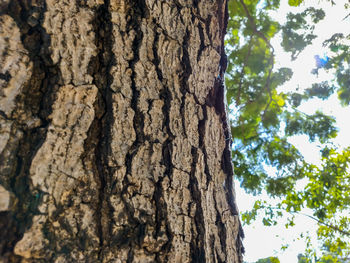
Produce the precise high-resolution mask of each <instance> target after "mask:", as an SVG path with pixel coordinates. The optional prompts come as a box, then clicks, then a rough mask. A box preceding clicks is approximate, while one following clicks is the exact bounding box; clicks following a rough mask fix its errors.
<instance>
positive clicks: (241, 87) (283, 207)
mask: <svg viewBox="0 0 350 263" xmlns="http://www.w3.org/2000/svg"><path fill="white" fill-rule="evenodd" d="M288 2H289V5H291V6H298V5H300V4H301V3H302V2H303V1H302V0H289V1H288ZM279 4H280V1H279V0H273V1H272V0H270V1H267V0H266V1H262V0H261V1H258V0H249V1H244V0H231V1H230V2H229V12H230V20H229V23H228V37H227V39H226V48H227V54H228V62H229V64H228V69H227V75H226V87H227V99H228V102H229V104H230V110H231V115H232V116H233V119H232V123H231V124H232V126H231V131H232V134H233V138H234V141H233V163H234V166H235V173H236V175H237V176H238V177H239V179H240V181H241V186H242V187H244V189H245V190H246V191H247V192H249V193H252V194H255V195H257V194H260V193H261V192H262V191H266V192H267V193H268V194H269V195H270V196H271V197H275V198H280V199H281V202H280V203H278V204H277V206H271V205H270V204H268V203H267V202H264V201H257V202H256V203H255V205H254V207H253V209H252V210H251V211H248V212H246V213H243V214H242V220H243V222H245V223H247V224H249V223H251V222H252V221H253V220H255V219H256V218H257V215H258V214H259V211H264V217H263V223H264V224H265V225H267V226H270V225H275V224H277V222H278V221H277V219H278V218H279V217H281V216H283V215H284V214H286V213H287V214H290V217H289V223H288V224H287V227H291V226H293V224H294V216H295V214H296V213H299V214H300V213H301V211H302V209H303V208H309V209H311V210H312V211H313V215H306V216H308V217H310V218H312V219H313V220H315V221H317V223H318V225H319V230H318V233H317V234H318V237H319V240H321V241H322V242H323V248H322V249H323V252H324V254H323V255H322V257H321V258H319V259H317V262H341V261H339V260H340V259H341V258H345V257H347V256H349V254H347V253H350V244H349V243H347V241H348V240H349V239H348V238H349V237H350V227H349V225H350V224H349V223H350V218H349V217H348V216H347V215H346V211H348V209H349V206H350V177H349V167H348V166H349V162H350V148H346V149H345V150H343V151H342V152H340V153H339V152H338V151H337V149H335V148H334V147H331V146H330V145H331V144H330V143H331V140H332V139H333V138H335V137H336V136H337V129H336V127H335V119H334V117H332V116H327V115H325V114H324V113H322V112H320V111H317V112H316V113H315V114H312V115H307V114H305V113H303V112H301V111H299V110H298V107H299V106H300V104H301V103H302V102H303V101H307V100H309V99H311V98H315V97H316V98H320V99H322V100H326V99H327V98H329V96H330V95H332V94H333V93H334V92H337V93H338V96H339V99H340V101H341V103H342V104H343V105H349V104H350V67H349V63H350V55H349V47H350V35H349V36H344V35H343V34H339V33H336V34H334V35H333V36H332V37H331V38H330V39H328V40H326V41H325V42H324V46H325V47H328V48H329V50H330V51H331V52H332V53H331V56H330V57H320V56H318V57H316V56H315V60H316V68H315V69H314V70H313V71H312V73H313V74H318V72H319V70H320V69H322V70H333V71H334V72H335V81H334V82H331V81H322V82H320V83H314V84H312V85H311V87H309V88H307V89H305V91H304V92H303V93H296V92H294V93H283V92H281V91H279V90H280V89H279V87H281V86H282V85H283V84H284V83H286V82H287V81H289V80H290V79H291V77H292V75H293V72H292V70H291V69H290V68H286V67H281V68H277V69H275V54H274V47H273V46H272V45H271V43H270V41H271V39H272V38H273V37H275V36H277V35H280V36H281V38H282V43H281V45H282V47H283V49H284V50H285V51H286V52H289V53H290V54H291V59H292V60H294V59H296V58H297V57H298V55H299V54H300V52H302V50H304V48H305V47H306V46H308V45H310V44H311V43H312V41H313V40H314V39H315V38H316V35H314V33H313V31H314V29H315V24H316V23H318V22H319V21H321V20H322V19H323V18H324V17H325V12H324V11H323V10H321V9H317V8H313V7H311V8H307V9H305V10H304V11H303V12H301V13H297V14H295V13H289V14H288V15H287V21H286V22H285V23H284V24H280V23H279V22H277V21H274V20H273V19H272V18H271V17H270V15H269V12H270V11H271V10H277V9H278V8H279ZM295 135H307V136H308V138H309V140H310V142H313V141H317V142H319V143H321V144H323V145H324V146H323V149H322V165H321V166H316V165H313V164H310V163H307V162H306V161H305V160H304V158H303V156H302V155H301V154H300V152H299V151H298V150H297V148H296V147H295V146H294V145H292V144H291V143H290V142H289V138H290V137H291V136H295ZM268 167H270V168H269V169H267V168H268ZM271 167H272V169H274V170H275V171H276V172H275V174H274V175H272V174H271V173H269V172H268V170H271ZM300 180H303V182H306V185H305V188H304V189H303V190H296V187H295V185H296V183H297V182H298V181H300ZM308 244H309V247H307V249H306V252H305V255H301V256H300V258H299V262H313V261H312V260H311V259H312V258H313V259H314V258H315V254H314V250H313V249H311V248H310V247H311V245H310V244H311V243H310V242H308ZM270 260H271V259H270ZM305 260H306V261H305ZM332 260H333V261H332ZM334 260H338V261H334ZM314 261H315V260H314ZM261 262H265V261H261ZM266 262H274V261H266Z"/></svg>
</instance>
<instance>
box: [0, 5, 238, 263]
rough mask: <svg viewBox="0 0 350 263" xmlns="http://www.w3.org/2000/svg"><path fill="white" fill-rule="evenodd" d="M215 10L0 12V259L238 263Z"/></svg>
mask: <svg viewBox="0 0 350 263" xmlns="http://www.w3.org/2000/svg"><path fill="white" fill-rule="evenodd" d="M226 4H227V3H226V0H202V1H199V0H174V1H164V0H134V1H132V0H105V1H103V0H75V1H74V0H46V1H44V0H13V1H10V0H2V1H1V2H0V65H1V66H0V89H1V91H0V153H1V156H0V197H1V201H0V210H1V211H0V228H1V233H0V252H1V255H0V262H56V263H63V262H142V263H145V262H242V259H241V253H242V246H241V237H242V231H241V228H240V222H239V217H238V212H237V208H236V204H235V197H234V189H233V169H232V165H231V154H230V151H231V150H230V131H229V130H230V129H229V124H228V122H227V119H226V113H225V104H224V86H223V74H224V71H225V68H226V59H225V58H226V57H225V54H224V46H223V40H224V35H225V30H226V23H227V7H226Z"/></svg>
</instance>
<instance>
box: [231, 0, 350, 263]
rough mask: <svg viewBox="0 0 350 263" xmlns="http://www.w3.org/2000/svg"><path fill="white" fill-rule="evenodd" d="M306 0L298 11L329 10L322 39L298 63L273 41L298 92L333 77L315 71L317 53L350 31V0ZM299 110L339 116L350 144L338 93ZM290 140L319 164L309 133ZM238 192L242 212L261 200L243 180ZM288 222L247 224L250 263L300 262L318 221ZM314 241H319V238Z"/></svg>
mask: <svg viewBox="0 0 350 263" xmlns="http://www.w3.org/2000/svg"><path fill="white" fill-rule="evenodd" d="M305 2H306V3H307V5H302V6H301V7H298V8H293V10H296V12H298V11H303V10H304V8H305V7H308V6H313V7H315V8H323V10H325V11H326V17H325V19H324V20H323V21H321V22H320V23H319V24H317V26H316V28H315V31H314V33H315V35H317V36H318V38H317V39H315V40H314V42H313V45H312V46H309V47H308V48H306V49H305V50H304V51H303V52H302V53H301V54H300V55H299V58H298V59H297V60H296V61H294V62H291V61H290V55H289V54H286V53H284V52H283V51H282V48H281V47H280V46H279V42H280V39H275V40H273V41H272V44H273V46H274V48H275V52H276V62H277V63H276V65H275V67H276V68H278V67H290V68H292V70H293V72H294V75H293V78H292V80H291V81H289V82H288V83H286V84H285V85H284V87H283V90H284V91H296V88H297V87H299V91H300V90H303V89H305V88H308V87H310V86H311V84H312V83H315V82H320V81H322V80H326V79H332V78H333V76H332V75H331V74H328V75H327V74H326V73H325V72H324V70H322V69H321V70H320V71H319V77H318V79H317V78H316V76H315V75H312V74H311V70H312V69H313V68H315V59H314V55H320V56H322V55H323V54H324V53H325V52H326V50H325V49H324V48H323V47H322V42H323V41H324V40H325V39H328V38H330V37H331V36H332V35H333V34H334V33H345V34H350V17H349V18H347V19H346V20H344V21H342V19H343V18H344V17H345V16H346V15H347V14H348V13H350V10H345V8H344V3H345V2H347V1H346V0H335V2H336V3H337V5H336V6H333V7H332V6H331V4H330V3H329V2H328V1H318V0H305ZM291 9H292V7H290V6H288V1H287V0H281V7H280V9H279V10H278V12H275V13H274V14H272V15H273V17H274V18H275V19H276V20H277V21H279V22H281V21H285V17H286V13H287V12H288V11H290V10H291ZM299 109H300V110H301V111H303V112H305V113H307V114H312V113H314V112H315V111H316V110H318V109H321V110H322V111H323V112H324V113H326V114H331V115H333V116H335V117H336V119H337V127H338V128H339V133H338V137H337V138H336V140H335V141H334V142H335V143H336V144H339V145H340V146H341V147H347V146H349V145H350V136H349V134H350V122H349V121H348V116H350V107H341V106H340V103H339V101H338V99H337V95H336V94H335V95H332V96H331V97H330V99H329V100H327V101H322V100H320V99H313V100H310V101H309V102H306V103H303V104H302V105H301V106H300V108H299ZM290 142H292V143H293V144H294V145H295V146H296V147H297V148H298V149H299V150H300V151H301V153H302V154H303V155H304V156H305V159H306V161H308V162H312V163H315V164H317V163H319V157H320V154H319V149H318V148H317V145H316V144H315V143H313V144H311V143H309V142H308V140H307V138H306V136H294V137H293V138H291V140H290ZM236 194H237V203H238V206H239V209H240V211H242V212H244V211H247V210H250V208H252V206H253V204H254V202H255V200H257V199H261V197H259V198H254V197H253V196H251V195H247V194H246V193H245V192H244V190H243V189H240V188H239V182H236ZM306 213H307V212H306ZM309 214H311V213H309ZM285 221H286V220H285V219H282V220H281V224H279V225H278V226H274V227H265V226H263V225H262V223H261V220H260V221H259V219H258V220H257V221H256V222H255V223H254V224H252V225H250V226H244V232H245V236H246V237H245V239H244V241H243V243H244V246H245V250H246V254H245V257H244V259H245V261H246V262H255V261H257V260H258V259H260V258H265V257H269V256H277V257H278V258H279V259H280V261H281V263H296V262H297V255H298V254H299V253H303V252H304V249H305V241H303V240H298V237H299V235H300V233H302V232H304V233H306V232H307V231H310V233H315V230H316V228H317V226H316V223H315V222H314V221H312V220H311V219H309V218H307V217H304V216H298V217H297V218H296V226H294V227H293V228H290V229H286V228H285V226H284V224H285ZM313 238H315V237H314V235H313ZM314 241H315V239H314ZM284 244H289V248H288V249H287V250H286V251H284V252H281V251H280V250H279V249H280V248H281V246H282V245H284ZM314 244H316V241H315V242H314Z"/></svg>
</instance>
